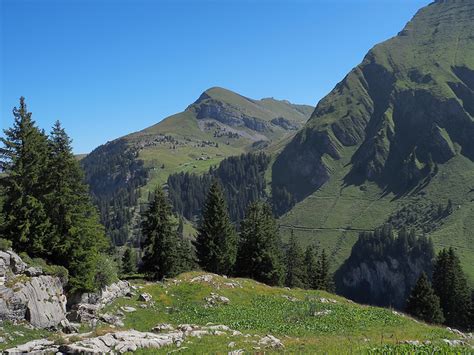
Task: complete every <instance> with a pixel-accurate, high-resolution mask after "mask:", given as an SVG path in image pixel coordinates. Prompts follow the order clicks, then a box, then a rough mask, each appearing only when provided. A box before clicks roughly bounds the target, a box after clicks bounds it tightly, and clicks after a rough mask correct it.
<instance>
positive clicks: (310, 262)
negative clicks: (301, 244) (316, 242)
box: [304, 245, 320, 290]
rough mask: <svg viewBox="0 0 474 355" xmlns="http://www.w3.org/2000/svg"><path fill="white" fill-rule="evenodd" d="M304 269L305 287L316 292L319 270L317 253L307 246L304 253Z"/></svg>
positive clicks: (312, 247) (310, 246)
mask: <svg viewBox="0 0 474 355" xmlns="http://www.w3.org/2000/svg"><path fill="white" fill-rule="evenodd" d="M304 267H305V287H306V288H308V289H313V290H316V289H318V288H319V279H320V277H319V268H318V261H317V253H316V250H315V247H314V246H312V245H308V246H307V247H306V250H305V253H304Z"/></svg>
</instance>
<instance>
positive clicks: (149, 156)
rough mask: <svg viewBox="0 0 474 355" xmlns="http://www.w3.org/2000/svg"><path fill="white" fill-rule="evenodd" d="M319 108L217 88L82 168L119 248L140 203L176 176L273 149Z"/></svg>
mask: <svg viewBox="0 0 474 355" xmlns="http://www.w3.org/2000/svg"><path fill="white" fill-rule="evenodd" d="M312 110H313V107H311V106H306V105H294V104H291V103H289V102H288V101H279V100H275V99H272V98H266V99H262V100H253V99H249V98H246V97H244V96H241V95H238V94H236V93H234V92H231V91H229V90H226V89H222V88H217V87H215V88H211V89H209V90H207V91H205V92H204V93H203V94H202V95H201V96H200V97H199V98H198V99H197V100H196V102H194V103H193V104H191V105H190V106H188V107H187V108H186V110H185V111H183V112H181V113H178V114H176V115H173V116H170V117H168V118H165V119H164V120H162V121H161V122H159V123H158V124H156V125H154V126H151V127H149V128H146V129H144V130H142V131H140V132H136V133H132V134H130V135H127V136H125V137H122V138H119V139H117V140H114V141H112V142H109V143H107V144H104V145H102V146H100V147H98V148H97V149H95V150H94V151H93V152H91V153H90V154H89V155H88V156H87V157H85V158H83V159H82V160H81V163H82V165H83V167H84V169H85V171H86V177H87V182H88V183H89V184H90V186H91V190H92V193H93V195H94V197H95V199H96V201H97V205H98V206H99V208H100V212H101V216H102V221H103V223H104V224H105V226H106V229H107V233H108V235H109V236H110V237H111V239H112V240H113V242H114V243H115V244H117V245H122V244H124V243H125V242H126V241H127V240H128V239H129V238H130V237H133V236H134V235H136V234H137V233H138V231H137V229H136V228H135V227H136V226H137V225H138V212H139V209H140V208H139V203H140V202H144V201H146V200H147V197H148V194H149V192H150V191H152V190H153V188H154V187H155V186H156V185H158V184H164V183H165V182H166V181H167V179H168V176H169V175H170V174H173V173H195V174H203V173H205V172H208V171H209V168H210V167H211V166H217V165H218V164H219V163H220V162H221V161H222V160H223V159H224V158H226V157H229V156H236V155H240V154H242V153H246V152H254V151H260V150H262V149H265V148H268V147H273V146H274V145H276V144H278V143H279V142H281V141H282V140H284V139H287V138H288V137H291V136H292V135H294V134H295V132H296V131H297V130H298V129H299V128H301V127H302V125H303V124H304V123H305V122H306V120H307V119H308V118H309V116H310V115H311V112H312Z"/></svg>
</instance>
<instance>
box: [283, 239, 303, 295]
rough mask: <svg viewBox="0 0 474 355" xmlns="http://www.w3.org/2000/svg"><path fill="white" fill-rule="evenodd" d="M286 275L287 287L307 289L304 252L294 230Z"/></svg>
mask: <svg viewBox="0 0 474 355" xmlns="http://www.w3.org/2000/svg"><path fill="white" fill-rule="evenodd" d="M285 260H286V275H285V286H287V287H291V288H294V287H300V288H304V287H305V268H304V265H303V252H302V251H301V248H300V246H299V245H298V242H297V241H296V238H295V235H294V232H293V230H291V236H290V240H289V242H288V245H287V249H286V258H285Z"/></svg>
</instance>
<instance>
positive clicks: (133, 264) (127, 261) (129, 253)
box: [122, 247, 137, 275]
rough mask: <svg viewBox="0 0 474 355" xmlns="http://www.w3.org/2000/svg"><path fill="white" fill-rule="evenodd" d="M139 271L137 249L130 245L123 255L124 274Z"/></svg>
mask: <svg viewBox="0 0 474 355" xmlns="http://www.w3.org/2000/svg"><path fill="white" fill-rule="evenodd" d="M136 271H137V258H136V253H135V251H134V250H133V249H132V248H130V247H128V248H127V249H125V251H124V253H123V255H122V274H124V275H130V274H133V273H135V272H136Z"/></svg>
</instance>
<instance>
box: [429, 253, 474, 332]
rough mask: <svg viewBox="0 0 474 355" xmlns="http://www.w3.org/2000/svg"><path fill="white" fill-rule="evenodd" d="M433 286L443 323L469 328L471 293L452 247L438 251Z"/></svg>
mask: <svg viewBox="0 0 474 355" xmlns="http://www.w3.org/2000/svg"><path fill="white" fill-rule="evenodd" d="M433 288H434V291H435V293H436V295H437V296H438V297H439V300H440V305H441V308H442V309H443V314H444V318H445V319H446V321H445V324H446V325H449V326H452V327H458V328H462V329H467V328H469V327H470V319H469V317H470V316H469V312H470V309H471V294H470V290H469V288H468V285H467V279H466V276H465V275H464V272H463V270H462V268H461V263H460V261H459V258H458V256H457V255H456V253H455V252H454V249H453V248H449V249H443V250H441V251H440V252H439V254H438V256H437V258H436V262H435V265H434V270H433Z"/></svg>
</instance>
